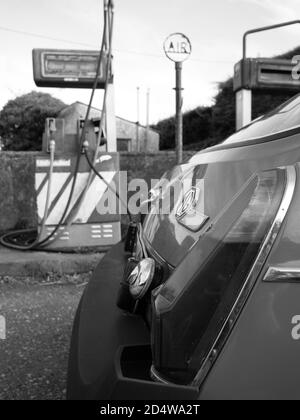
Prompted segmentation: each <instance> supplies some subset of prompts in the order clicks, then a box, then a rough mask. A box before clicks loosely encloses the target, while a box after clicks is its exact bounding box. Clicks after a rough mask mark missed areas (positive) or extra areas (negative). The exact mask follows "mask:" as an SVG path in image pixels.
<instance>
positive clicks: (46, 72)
mask: <svg viewBox="0 0 300 420" xmlns="http://www.w3.org/2000/svg"><path fill="white" fill-rule="evenodd" d="M98 59H99V52H98V51H86V50H41V49H34V50H33V73H34V81H35V83H36V85H37V86H41V87H73V88H91V87H93V84H94V79H95V77H96V72H97V64H98ZM106 64H107V57H106V56H105V55H104V56H103V60H102V62H101V65H100V72H99V76H98V84H97V88H103V87H104V85H105V81H106V80H105V79H106V73H107V72H106Z"/></svg>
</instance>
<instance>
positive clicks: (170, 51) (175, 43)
mask: <svg viewBox="0 0 300 420" xmlns="http://www.w3.org/2000/svg"><path fill="white" fill-rule="evenodd" d="M164 51H165V54H166V56H167V57H168V58H169V59H170V60H172V61H174V62H175V63H182V62H183V61H185V60H187V59H188V58H189V56H190V55H191V52H192V45H191V43H190V40H189V39H188V37H187V36H185V35H183V34H181V33H175V34H172V35H170V36H168V38H167V39H166V40H165V42H164Z"/></svg>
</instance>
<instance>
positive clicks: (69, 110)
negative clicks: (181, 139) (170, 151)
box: [57, 102, 159, 153]
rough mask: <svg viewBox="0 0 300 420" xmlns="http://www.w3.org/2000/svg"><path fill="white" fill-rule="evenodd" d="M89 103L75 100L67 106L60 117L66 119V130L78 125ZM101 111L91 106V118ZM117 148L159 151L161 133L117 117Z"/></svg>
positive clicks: (68, 130)
mask: <svg viewBox="0 0 300 420" xmlns="http://www.w3.org/2000/svg"><path fill="white" fill-rule="evenodd" d="M86 111H87V105H85V104H83V103H81V102H74V103H73V104H71V105H68V106H67V107H65V108H64V109H63V110H62V111H61V112H60V113H59V114H58V116H57V117H58V118H63V119H64V124H65V130H66V132H71V131H72V127H76V122H77V120H79V119H82V118H84V117H85V114H86ZM100 115H101V111H100V110H99V109H97V108H91V112H90V119H93V118H99V117H100ZM116 129H117V148H118V151H128V152H144V153H146V152H152V153H153V152H157V151H159V134H158V133H157V132H156V131H154V130H152V129H150V128H149V129H148V130H147V128H146V127H145V126H142V125H139V126H138V125H137V123H135V122H132V121H129V120H126V119H124V118H120V117H116Z"/></svg>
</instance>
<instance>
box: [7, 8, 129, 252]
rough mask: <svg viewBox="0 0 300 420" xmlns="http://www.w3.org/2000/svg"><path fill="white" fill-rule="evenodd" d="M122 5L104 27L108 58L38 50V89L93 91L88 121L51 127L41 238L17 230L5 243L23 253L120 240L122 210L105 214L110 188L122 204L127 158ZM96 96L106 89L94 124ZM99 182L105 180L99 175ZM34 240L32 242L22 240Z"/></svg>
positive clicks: (41, 168)
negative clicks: (120, 69) (118, 32)
mask: <svg viewBox="0 0 300 420" xmlns="http://www.w3.org/2000/svg"><path fill="white" fill-rule="evenodd" d="M113 22H114V3H113V1H112V0H104V27H103V35H102V45H101V50H100V52H97V51H82V50H53V49H35V50H33V72H34V80H35V83H36V85H37V86H41V87H60V88H62V87H63V88H91V89H92V92H91V97H90V102H89V105H88V108H87V112H86V115H85V118H84V119H79V120H78V121H74V123H73V124H71V126H70V125H68V126H66V124H65V121H64V119H62V118H57V119H55V118H48V119H47V120H46V122H45V132H44V136H43V147H42V153H41V154H40V155H39V156H38V157H37V159H36V177H35V183H36V192H37V210H38V234H37V235H36V232H33V231H32V230H28V231H16V232H13V233H10V234H7V235H5V236H4V237H2V238H1V242H2V244H3V245H6V246H10V247H13V248H17V249H24V250H27V249H41V248H43V249H44V248H47V249H58V250H60V249H65V248H69V249H70V248H74V247H88V246H98V247H99V246H100V247H108V246H110V245H113V244H115V243H117V242H119V241H120V239H121V222H120V215H119V214H118V213H119V212H118V211H117V209H118V204H119V203H117V202H116V206H115V208H114V209H108V212H107V213H106V214H103V213H101V212H99V208H103V206H102V204H103V201H104V200H105V199H106V193H107V190H108V189H109V190H110V191H113V192H114V193H115V195H116V197H118V188H119V157H118V154H117V153H116V128H115V113H114V87H113V71H112V36H113ZM96 89H103V90H104V95H103V103H102V113H101V117H100V118H99V120H98V121H93V120H91V119H90V118H89V117H90V110H91V106H92V102H93V99H94V94H95V91H96ZM96 174H97V175H98V176H97V175H96ZM26 234H27V235H29V239H27V240H26V241H25V243H24V240H22V241H21V240H20V235H22V237H24V235H26Z"/></svg>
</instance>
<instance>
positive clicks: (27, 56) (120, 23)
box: [0, 0, 300, 123]
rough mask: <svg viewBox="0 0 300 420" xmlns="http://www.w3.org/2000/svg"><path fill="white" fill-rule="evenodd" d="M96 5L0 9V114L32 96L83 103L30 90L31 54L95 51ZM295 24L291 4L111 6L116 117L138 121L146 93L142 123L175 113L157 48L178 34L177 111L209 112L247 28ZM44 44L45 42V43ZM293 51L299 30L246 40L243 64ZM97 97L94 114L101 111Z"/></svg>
mask: <svg viewBox="0 0 300 420" xmlns="http://www.w3.org/2000/svg"><path fill="white" fill-rule="evenodd" d="M102 18H103V0H85V1H84V2H83V1H82V0H25V1H24V0H9V1H4V0H1V1H0V75H1V78H0V109H1V108H2V107H3V106H4V105H5V103H6V102H7V101H8V100H10V99H14V98H15V97H16V96H18V95H21V94H25V93H27V92H30V91H32V90H38V91H43V92H47V93H51V94H52V95H53V96H55V97H57V98H60V99H62V100H63V101H64V102H65V103H67V104H69V103H72V102H75V101H77V100H79V101H82V102H84V103H87V102H88V100H89V95H90V92H89V91H88V90H81V89H80V90H79V89H49V88H48V89H44V88H37V87H36V86H35V84H34V81H33V74H32V58H31V52H32V49H33V48H64V49H68V48H70V49H77V48H78V49H99V44H100V40H101V31H102V27H103V20H102ZM294 19H300V1H299V0H285V1H282V0H151V1H147V0H115V30H114V39H113V53H114V71H115V107H116V114H117V115H118V116H120V117H123V118H127V119H129V120H132V121H136V120H137V87H139V88H140V108H139V115H140V122H141V123H145V121H146V93H147V90H148V89H150V122H151V123H156V122H157V121H159V120H160V119H162V118H165V117H168V116H171V115H174V112H175V93H174V90H173V88H174V87H175V71H174V63H172V62H171V61H170V60H168V59H167V58H166V56H165V54H164V51H163V44H164V41H165V39H166V38H167V36H168V35H170V34H171V33H174V32H182V33H184V34H185V35H187V36H188V37H189V39H190V41H191V44H192V54H191V56H190V58H189V59H188V60H187V61H185V62H184V64H183V87H184V91H183V98H184V99H183V110H184V111H188V110H191V109H193V108H195V107H197V106H202V105H211V104H212V103H213V98H214V95H215V94H216V92H217V84H218V82H221V81H224V80H225V79H227V78H228V77H230V76H232V74H233V66H234V64H235V63H236V62H237V61H239V60H240V58H241V54H242V36H243V33H244V32H245V31H246V30H248V29H252V28H255V27H260V26H265V25H272V24H276V23H280V22H284V21H288V20H294ZM51 38H52V39H51ZM299 44H300V25H295V26H293V27H289V28H284V29H277V30H275V31H271V32H266V33H263V34H262V33H260V34H258V35H253V36H251V37H249V44H248V45H249V48H248V53H249V56H253V57H255V56H272V55H276V54H279V53H282V52H285V51H287V50H289V49H292V48H294V47H296V46H297V45H299ZM101 95H102V92H101V91H99V92H97V95H96V98H95V101H94V106H96V107H101Z"/></svg>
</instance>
